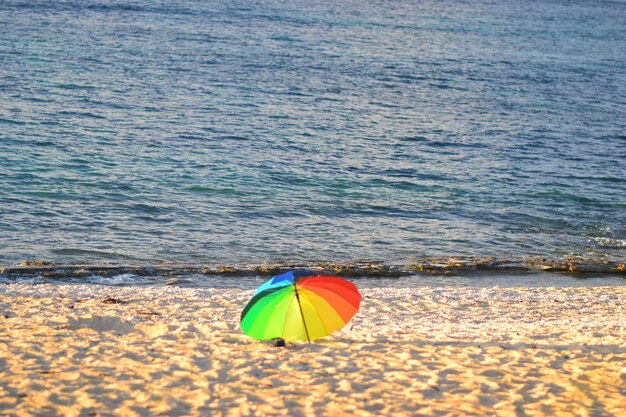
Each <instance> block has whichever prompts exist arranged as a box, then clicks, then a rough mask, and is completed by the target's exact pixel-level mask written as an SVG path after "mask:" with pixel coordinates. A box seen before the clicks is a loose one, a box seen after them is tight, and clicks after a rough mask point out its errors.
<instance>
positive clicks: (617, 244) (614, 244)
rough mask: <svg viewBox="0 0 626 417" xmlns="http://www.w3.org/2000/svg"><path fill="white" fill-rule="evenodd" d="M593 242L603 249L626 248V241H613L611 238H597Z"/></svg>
mask: <svg viewBox="0 0 626 417" xmlns="http://www.w3.org/2000/svg"><path fill="white" fill-rule="evenodd" d="M593 242H594V243H595V244H596V245H598V246H599V247H601V248H608V249H622V248H626V240H624V239H612V238H610V237H595V238H593Z"/></svg>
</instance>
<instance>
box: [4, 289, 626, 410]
mask: <svg viewBox="0 0 626 417" xmlns="http://www.w3.org/2000/svg"><path fill="white" fill-rule="evenodd" d="M251 294H252V291H241V290H235V289H191V288H179V287H173V286H161V287H111V286H102V285H94V284H90V285H82V284H76V285H71V284H58V285H49V284H41V285H32V284H18V283H11V284H3V285H1V286H0V313H1V315H0V414H2V415H11V416H27V415H33V416H35V415H37V416H44V415H45V416H48V415H64V416H99V415H102V416H104V415H119V416H148V415H163V416H177V415H181V416H182V415H192V416H208V415H211V416H240V415H244V416H264V415H268V416H272V415H285V416H286V415H294V416H338V415H393V416H398V415H400V416H401V415H407V416H409V415H424V416H446V415H449V416H459V415H475V416H484V415H518V416H541V415H546V416H547V415H559V416H567V415H571V416H611V415H612V416H623V415H626V286H607V287H603V286H596V287H580V286H579V287H563V288H550V287H548V288H516V287H513V288H499V287H493V288H479V287H463V286H450V287H428V286H426V287H419V288H412V289H391V288H382V289H364V290H362V294H363V296H364V299H363V304H362V308H361V311H360V312H359V313H358V314H357V316H356V317H355V318H354V320H353V321H352V322H350V323H349V324H348V326H346V327H345V328H344V329H343V330H342V331H340V332H338V333H336V334H335V335H333V336H331V337H328V338H325V339H322V340H320V341H317V342H315V343H311V344H308V343H295V344H289V345H288V346H287V347H286V348H276V347H273V346H271V345H270V344H268V343H261V342H257V341H255V340H252V339H250V338H248V337H247V336H245V335H244V334H243V333H242V332H241V330H240V329H239V325H238V320H239V314H240V312H241V309H242V307H243V305H244V304H245V303H246V301H247V300H248V298H249V297H250V295H251Z"/></svg>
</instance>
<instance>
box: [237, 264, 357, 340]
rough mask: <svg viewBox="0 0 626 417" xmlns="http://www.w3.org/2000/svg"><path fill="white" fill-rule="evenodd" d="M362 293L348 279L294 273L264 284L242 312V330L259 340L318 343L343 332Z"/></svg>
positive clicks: (279, 276)
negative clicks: (316, 340) (276, 339)
mask: <svg viewBox="0 0 626 417" xmlns="http://www.w3.org/2000/svg"><path fill="white" fill-rule="evenodd" d="M360 304H361V294H359V292H358V290H357V289H356V286H355V285H354V284H353V283H351V282H348V281H346V280H344V279H341V278H339V277H334V276H328V275H317V274H316V273H315V272H312V271H290V272H287V273H285V274H282V275H277V276H275V277H273V278H272V279H270V280H269V281H267V282H266V283H264V284H263V285H261V286H260V287H259V288H258V289H257V291H256V292H255V293H254V294H253V296H252V299H251V300H250V301H249V302H248V304H247V305H246V306H245V307H244V309H243V312H242V313H241V328H242V329H243V331H244V332H245V333H246V334H247V335H248V336H251V337H253V338H255V339H258V340H271V339H275V338H281V339H284V340H286V341H293V340H308V341H311V340H315V339H319V338H320V337H324V336H328V335H329V334H331V333H332V332H335V331H337V330H339V329H341V328H342V327H343V326H345V325H346V323H348V321H350V319H351V318H352V317H353V316H354V315H355V314H356V312H357V311H358V310H359V305H360Z"/></svg>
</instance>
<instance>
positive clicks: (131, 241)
mask: <svg viewBox="0 0 626 417" xmlns="http://www.w3.org/2000/svg"><path fill="white" fill-rule="evenodd" d="M625 178H626V3H625V2H623V1H600V0H599V1H576V0H574V1H559V0H536V1H532V0H531V1H527V0H523V1H521V0H519V1H518V0H492V1H474V0H467V1H428V0H426V1H371V0H364V1H350V0H342V1H317V0H313V1H294V2H284V1H271V0H260V1H194V0H173V1H167V2H166V1H155V0H131V1H126V0H125V1H121V0H100V1H95V0H94V1H88V0H84V1H83V0H73V1H43V0H0V265H10V264H14V263H17V262H20V261H24V260H28V259H43V260H49V261H54V262H64V263H76V262H79V263H80V262H85V263H99V262H111V263H122V264H128V263H133V264H143V263H145V264H154V263H158V262H160V261H163V260H165V261H171V262H189V263H230V262H235V263H237V262H239V263H243V262H252V263H255V262H264V261H298V262H319V261H338V262H339V261H347V260H354V259H382V260H385V261H397V260H403V259H407V258H411V257H428V256H457V255H461V256H475V257H486V256H496V257H513V258H518V257H528V256H543V257H547V258H560V257H563V256H568V255H575V256H585V257H591V258H608V259H618V260H619V259H624V257H625V255H626V181H625Z"/></svg>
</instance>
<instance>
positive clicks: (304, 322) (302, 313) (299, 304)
mask: <svg viewBox="0 0 626 417" xmlns="http://www.w3.org/2000/svg"><path fill="white" fill-rule="evenodd" d="M293 289H294V291H295V292H296V300H298V307H299V308H300V315H301V316H302V324H303V325H304V332H305V333H306V340H307V342H310V341H311V338H310V337H309V329H307V328H306V320H304V312H303V311H302V303H300V295H299V294H298V287H297V286H296V283H295V280H294V283H293Z"/></svg>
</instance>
